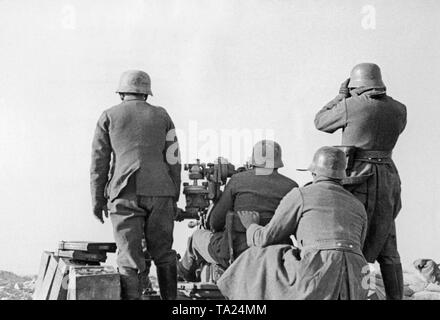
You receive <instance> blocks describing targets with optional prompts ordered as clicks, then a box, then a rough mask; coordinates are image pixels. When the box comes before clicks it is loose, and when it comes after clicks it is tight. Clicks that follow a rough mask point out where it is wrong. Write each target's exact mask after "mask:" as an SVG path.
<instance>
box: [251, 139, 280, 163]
mask: <svg viewBox="0 0 440 320" xmlns="http://www.w3.org/2000/svg"><path fill="white" fill-rule="evenodd" d="M251 165H252V166H254V167H258V168H268V169H277V168H282V167H284V164H283V161H282V160H281V147H280V145H279V144H278V143H276V142H275V141H272V140H261V141H259V142H257V143H256V144H255V145H254V148H253V149H252V160H251Z"/></svg>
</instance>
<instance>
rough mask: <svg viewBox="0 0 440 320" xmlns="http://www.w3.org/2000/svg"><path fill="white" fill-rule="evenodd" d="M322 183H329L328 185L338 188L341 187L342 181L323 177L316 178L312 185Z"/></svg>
mask: <svg viewBox="0 0 440 320" xmlns="http://www.w3.org/2000/svg"><path fill="white" fill-rule="evenodd" d="M323 182H325V183H330V184H335V185H339V186H341V185H342V181H341V180H338V179H332V178H329V177H324V176H320V177H317V178H316V180H315V182H314V183H323Z"/></svg>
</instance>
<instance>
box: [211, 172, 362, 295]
mask: <svg viewBox="0 0 440 320" xmlns="http://www.w3.org/2000/svg"><path fill="white" fill-rule="evenodd" d="M366 229H367V215H366V212H365V209H364V207H363V206H362V204H361V203H360V202H359V201H358V200H357V199H356V198H355V197H354V196H353V195H352V194H351V193H350V192H348V191H347V190H345V189H344V188H343V187H342V186H341V185H340V184H339V183H337V182H334V181H331V180H327V179H326V178H323V179H321V180H318V181H317V182H316V183H313V184H311V185H308V186H305V187H301V188H296V189H293V190H292V191H291V192H289V193H288V194H287V195H286V196H285V197H284V198H283V200H282V201H281V203H280V205H279V206H278V208H277V209H276V211H275V215H274V216H273V218H272V220H271V221H270V222H269V224H267V225H266V226H265V227H262V226H258V225H256V224H252V225H251V226H250V227H249V228H248V229H247V233H246V234H247V242H248V244H249V245H250V246H251V247H250V248H249V249H248V250H246V251H245V252H243V253H242V255H241V256H240V257H239V258H238V259H237V260H236V261H235V262H234V263H233V264H232V265H231V266H230V267H229V268H228V269H227V270H226V272H225V273H224V274H223V276H222V277H221V278H220V280H219V282H218V286H219V288H220V290H221V292H222V293H223V294H224V295H226V296H227V297H228V298H230V299H283V300H284V299H287V300H294V299H317V300H321V299H338V298H341V299H364V298H365V297H366V295H367V292H368V290H367V288H363V287H362V280H363V277H364V276H365V275H366V274H367V271H368V270H367V268H368V267H366V266H368V265H367V262H366V261H365V258H364V257H363V255H362V252H361V248H362V243H363V241H364V238H365V234H366ZM292 235H293V236H295V238H296V240H297V242H298V244H299V246H300V248H299V250H298V248H295V247H293V246H289V245H283V244H280V243H282V242H283V241H284V239H285V238H286V237H289V236H292Z"/></svg>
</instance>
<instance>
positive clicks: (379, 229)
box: [315, 87, 407, 263]
mask: <svg viewBox="0 0 440 320" xmlns="http://www.w3.org/2000/svg"><path fill="white" fill-rule="evenodd" d="M406 116H407V115H406V107H405V105H403V104H402V103H400V102H398V101H396V100H394V99H393V98H391V97H389V96H388V95H387V94H386V91H385V88H366V87H364V88H358V89H355V90H351V97H349V98H347V99H345V98H343V97H342V96H341V95H339V96H337V97H336V98H335V99H334V100H332V101H330V102H329V103H328V104H327V105H326V106H324V108H322V109H321V110H320V111H319V112H318V114H317V115H316V117H315V125H316V128H317V129H318V130H322V131H324V132H328V133H333V132H335V131H336V130H338V129H341V130H342V145H344V146H355V147H357V148H359V149H360V150H361V151H380V152H381V153H389V154H391V152H392V150H393V148H394V146H395V145H396V142H397V139H398V137H399V135H400V134H401V133H402V132H403V130H404V129H405V126H406ZM359 154H361V153H359ZM347 189H349V190H350V191H352V192H353V194H354V195H355V196H356V197H357V198H358V199H359V200H360V201H361V202H362V203H363V204H364V205H365V207H366V209H367V214H368V223H369V229H368V230H369V231H368V234H367V239H366V241H365V246H364V255H365V257H366V259H367V261H368V262H374V261H375V260H378V261H379V262H384V263H400V257H399V254H398V252H397V245H396V232H395V224H394V218H395V217H396V216H397V214H398V213H399V211H400V209H401V198H400V191H401V189H400V177H399V174H398V171H397V169H396V166H395V164H394V162H393V161H392V160H391V157H385V158H384V159H380V160H379V161H377V160H375V159H368V158H366V157H361V156H360V157H357V158H356V160H355V162H354V165H353V168H352V170H351V174H350V177H349V179H347Z"/></svg>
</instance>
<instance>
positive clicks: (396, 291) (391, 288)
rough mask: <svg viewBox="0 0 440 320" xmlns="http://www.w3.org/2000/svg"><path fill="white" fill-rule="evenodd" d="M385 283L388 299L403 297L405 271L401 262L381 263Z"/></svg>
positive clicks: (400, 298)
mask: <svg viewBox="0 0 440 320" xmlns="http://www.w3.org/2000/svg"><path fill="white" fill-rule="evenodd" d="M380 271H381V273H382V279H383V284H384V286H385V293H386V296H387V300H402V299H403V272H402V265H401V264H381V265H380Z"/></svg>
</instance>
